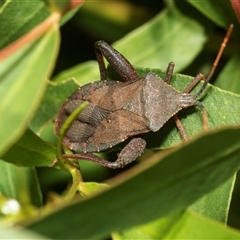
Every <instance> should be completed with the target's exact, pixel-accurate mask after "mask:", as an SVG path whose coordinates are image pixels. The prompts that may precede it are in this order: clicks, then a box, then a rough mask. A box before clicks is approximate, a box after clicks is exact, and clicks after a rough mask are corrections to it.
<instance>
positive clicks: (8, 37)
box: [0, 0, 49, 49]
mask: <svg viewBox="0 0 240 240" xmlns="http://www.w3.org/2000/svg"><path fill="white" fill-rule="evenodd" d="M20 9H21V11H20ZM48 16H49V11H48V9H47V7H46V6H45V4H44V3H43V1H39V0H35V1H27V2H26V1H6V2H5V3H4V5H3V6H2V7H1V11H0V23H1V24H0V36H1V38H0V49H1V48H3V47H4V46H6V45H8V44H10V43H12V42H13V41H15V40H17V39H18V38H19V37H21V36H22V35H24V34H25V33H27V32H29V31H30V30H31V29H32V28H33V27H35V26H36V25H37V24H39V23H40V22H42V21H43V20H44V19H45V18H47V17H48Z"/></svg>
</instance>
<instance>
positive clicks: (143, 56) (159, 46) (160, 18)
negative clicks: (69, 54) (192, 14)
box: [113, 5, 206, 71]
mask: <svg viewBox="0 0 240 240" xmlns="http://www.w3.org/2000/svg"><path fill="white" fill-rule="evenodd" d="M205 41H206V35H205V32H204V28H203V26H202V25H201V24H199V23H198V22H197V21H194V19H190V18H188V16H186V15H183V14H182V13H181V12H180V11H178V10H177V8H175V7H174V5H172V6H171V7H169V8H167V9H165V10H164V11H162V12H161V13H160V14H158V15H157V16H156V17H154V18H153V19H152V20H151V21H149V22H147V23H145V24H144V25H142V26H141V27H139V28H137V29H136V30H134V31H132V32H131V33H130V34H128V35H127V36H126V37H124V38H123V39H121V40H119V41H117V42H116V43H115V44H114V45H113V46H114V47H116V49H117V50H118V51H119V52H121V53H122V54H123V55H124V56H125V57H126V58H127V59H128V60H129V61H130V62H131V63H132V64H133V65H136V66H138V67H149V68H161V69H165V68H166V67H167V64H168V63H169V62H170V61H173V62H174V63H175V65H176V68H175V70H176V71H179V70H180V69H183V68H185V67H186V66H187V65H188V64H190V63H191V62H192V60H193V59H194V58H195V57H196V56H197V54H198V53H199V52H200V51H201V49H202V48H203V45H204V43H205ZM189 49H191V51H189Z"/></svg>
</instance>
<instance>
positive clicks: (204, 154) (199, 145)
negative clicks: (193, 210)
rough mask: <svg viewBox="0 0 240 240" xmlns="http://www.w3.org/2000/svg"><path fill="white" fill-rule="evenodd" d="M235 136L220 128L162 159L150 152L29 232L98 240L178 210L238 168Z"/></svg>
mask: <svg viewBox="0 0 240 240" xmlns="http://www.w3.org/2000/svg"><path fill="white" fill-rule="evenodd" d="M239 134H240V128H237V127H235V128H228V129H222V130H219V131H215V132H211V133H208V134H206V135H203V136H202V137H200V138H197V139H194V140H193V141H191V142H189V143H188V144H184V145H182V146H181V148H177V149H174V150H172V151H170V153H169V154H167V155H166V154H162V153H161V152H159V153H156V154H155V155H154V156H153V157H152V158H150V159H148V160H147V161H145V162H142V163H141V164H139V165H138V166H136V167H135V168H133V169H132V170H129V171H128V172H125V174H124V176H120V177H119V180H117V179H115V181H112V182H109V183H110V184H114V183H115V184H116V183H118V185H117V186H116V187H115V188H112V189H110V190H109V191H106V192H104V193H102V194H100V195H97V196H96V197H94V198H90V199H88V200H86V201H82V202H81V201H80V202H75V203H74V204H72V205H70V206H67V207H64V208H62V209H61V210H59V211H58V212H55V213H53V214H51V215H49V216H47V217H45V218H44V219H42V220H40V221H39V222H37V223H34V224H32V225H31V226H29V228H30V229H32V230H34V231H37V232H39V233H41V234H45V235H46V236H49V237H53V236H54V237H56V238H58V237H61V238H62V239H69V238H76V237H78V238H92V239H93V238H95V239H96V238H98V239H99V238H101V237H106V236H107V235H109V234H110V233H111V232H113V231H121V230H124V229H127V228H130V227H133V226H136V225H139V224H143V223H146V222H149V221H152V220H154V219H157V218H160V217H164V216H167V215H168V214H171V213H174V212H176V211H180V210H183V209H184V208H185V207H187V206H188V205H189V204H191V203H193V202H194V201H196V200H197V199H199V198H200V197H202V196H204V195H205V194H206V193H208V192H210V191H212V190H213V189H215V188H216V187H218V186H220V185H221V184H223V183H224V182H225V181H227V180H228V179H229V178H230V177H231V176H233V174H234V173H235V172H236V171H237V170H238V169H239V168H240V163H239V151H240V142H239ZM225 139H228V141H225ZM199 149H201V150H199ZM209 152H211V154H209ZM186 166H187V167H186ZM133 191H134V194H133ZM76 212H80V213H81V214H74V213H76ZM139 213H141V214H139ZM70 216H71V222H69V221H68V220H67V219H69V217H70ZM114 216H118V217H114ZM86 220H87V221H86ZM78 226H84V227H82V228H79V227H78Z"/></svg>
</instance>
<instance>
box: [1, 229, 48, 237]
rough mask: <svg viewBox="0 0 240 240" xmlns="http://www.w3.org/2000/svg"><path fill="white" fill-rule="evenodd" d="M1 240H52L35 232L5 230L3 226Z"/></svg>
mask: <svg viewBox="0 0 240 240" xmlns="http://www.w3.org/2000/svg"><path fill="white" fill-rule="evenodd" d="M0 239H26V240H27V239H29V240H30V239H31V240H34V239H36V240H39V239H41V240H50V238H47V237H45V236H43V235H39V234H36V233H34V232H31V231H28V230H23V229H21V230H17V229H13V228H5V227H3V226H1V227H0Z"/></svg>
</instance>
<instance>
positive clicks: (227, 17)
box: [187, 0, 237, 28]
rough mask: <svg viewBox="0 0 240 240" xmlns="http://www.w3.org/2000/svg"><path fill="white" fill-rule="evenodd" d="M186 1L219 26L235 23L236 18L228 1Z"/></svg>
mask: <svg viewBox="0 0 240 240" xmlns="http://www.w3.org/2000/svg"><path fill="white" fill-rule="evenodd" d="M187 2H189V3H190V4H191V5H193V6H194V7H195V8H197V9H198V10H199V11H200V12H201V13H202V14H204V15H205V16H206V17H207V18H209V19H211V20H212V21H213V22H214V23H216V24H217V25H219V26H221V27H225V28H227V27H228V26H229V25H230V24H231V23H234V24H236V23H237V21H236V20H237V18H236V17H235V13H234V11H233V9H232V7H231V4H230V2H229V1H219V2H218V3H216V1H214V0H203V1H195V0H187Z"/></svg>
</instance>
